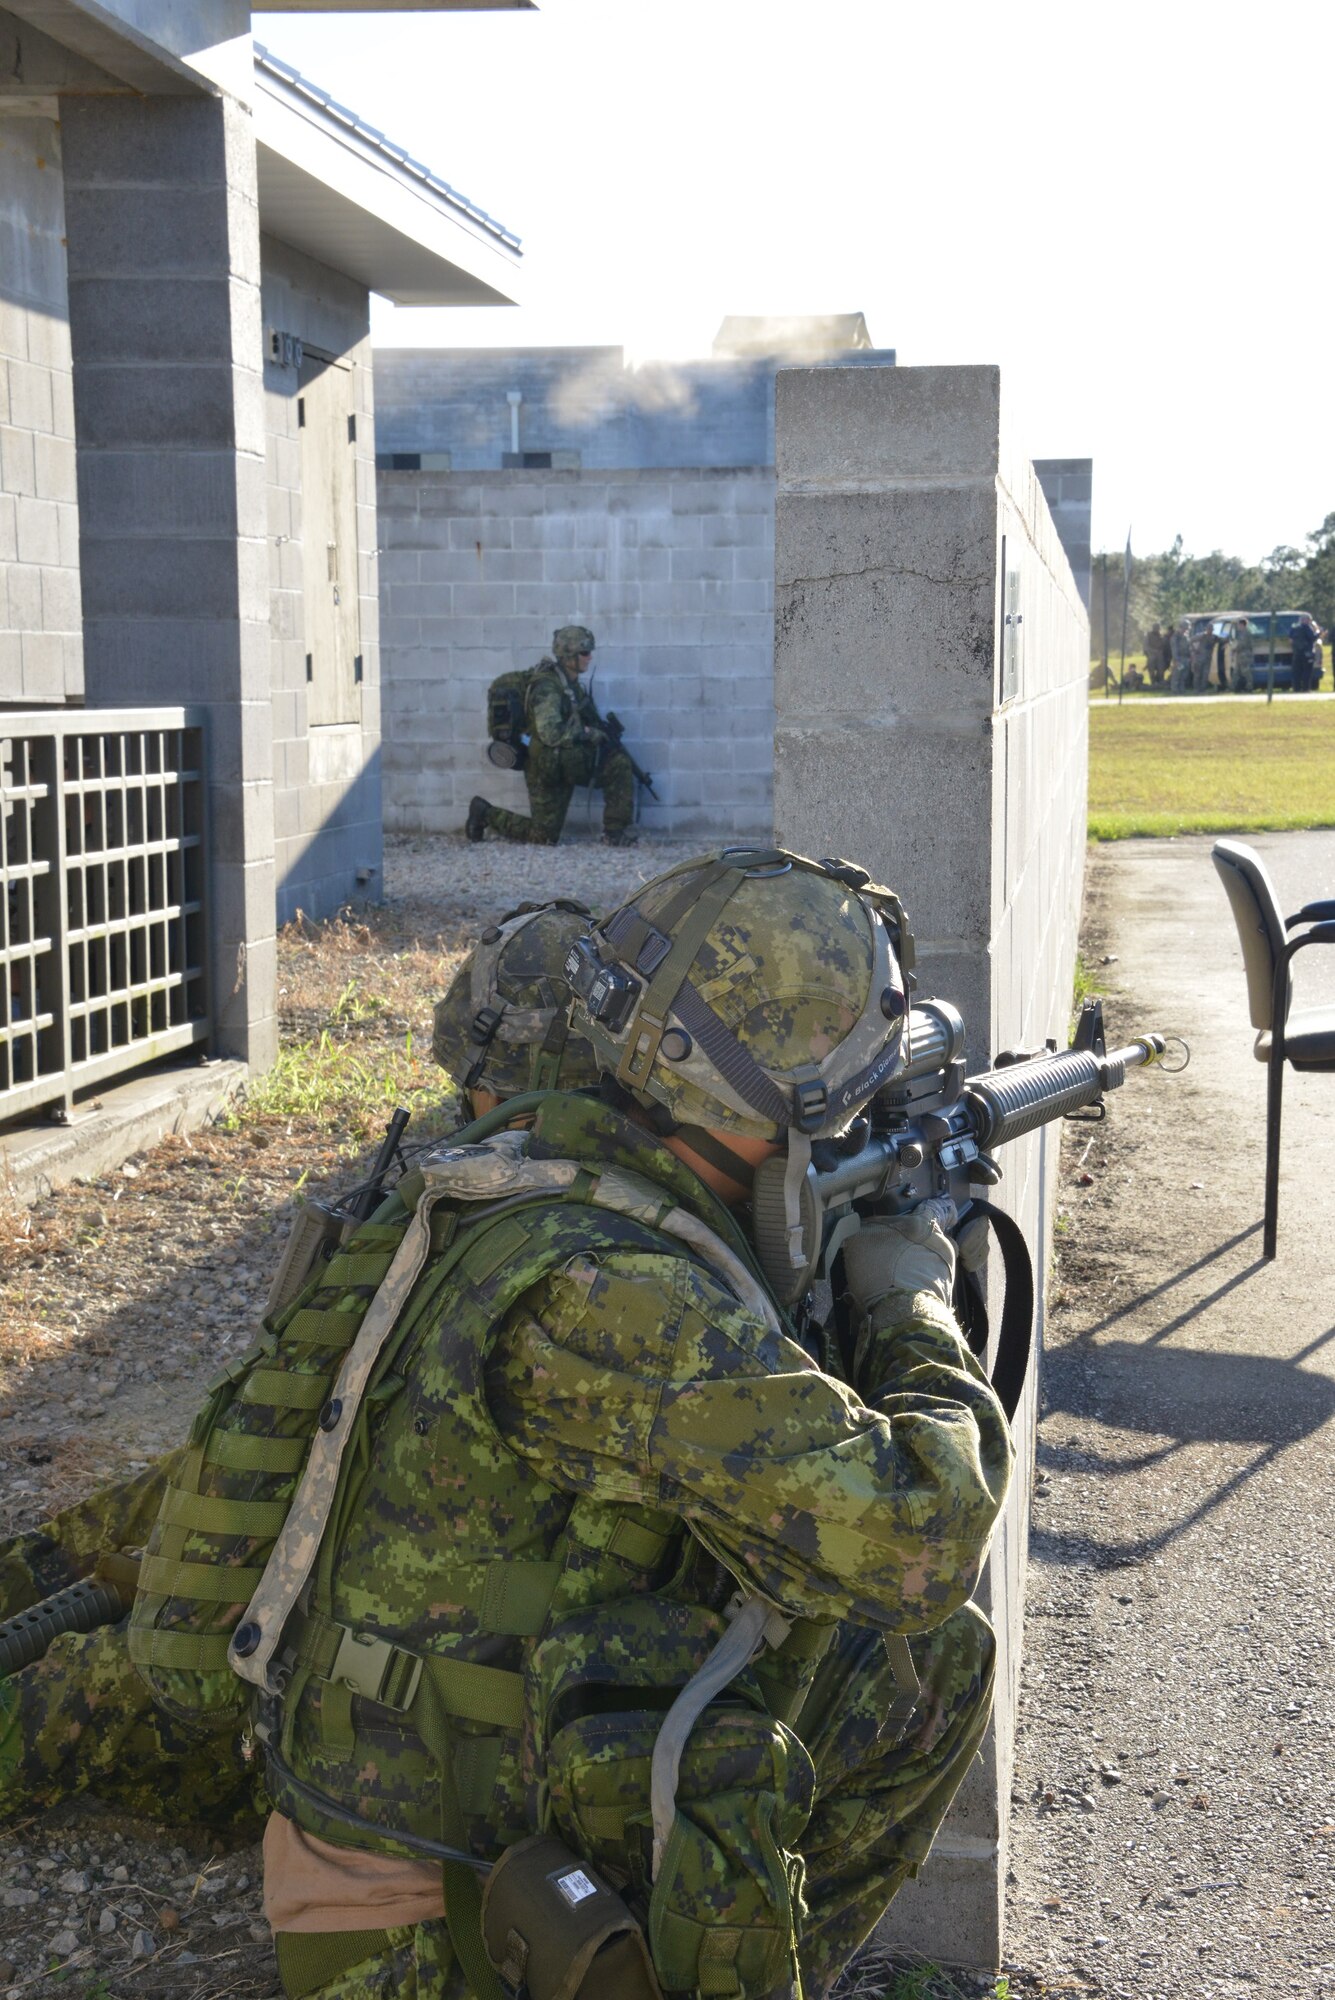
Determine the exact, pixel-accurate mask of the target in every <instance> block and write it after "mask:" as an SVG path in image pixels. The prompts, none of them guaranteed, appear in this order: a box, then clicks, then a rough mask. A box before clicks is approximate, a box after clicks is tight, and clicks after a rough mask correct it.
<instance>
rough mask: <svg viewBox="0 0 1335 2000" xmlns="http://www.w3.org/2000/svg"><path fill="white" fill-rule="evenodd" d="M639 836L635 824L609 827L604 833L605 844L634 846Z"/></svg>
mask: <svg viewBox="0 0 1335 2000" xmlns="http://www.w3.org/2000/svg"><path fill="white" fill-rule="evenodd" d="M639 837H640V836H639V834H638V833H637V832H636V831H635V828H634V827H633V826H618V827H609V828H608V830H607V832H606V833H605V834H604V835H603V846H604V847H634V845H635V843H636V841H637V840H638V839H639Z"/></svg>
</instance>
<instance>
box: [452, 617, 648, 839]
mask: <svg viewBox="0 0 1335 2000" xmlns="http://www.w3.org/2000/svg"><path fill="white" fill-rule="evenodd" d="M585 642H587V643H585ZM553 647H554V651H555V654H556V657H555V659H550V660H544V661H543V662H542V663H541V666H540V667H539V670H538V673H537V675H536V676H535V678H534V680H533V681H532V683H531V685H530V687H529V692H528V699H527V712H528V721H529V728H530V736H529V746H528V761H527V762H526V764H525V765H524V782H525V784H526V785H527V786H528V802H529V810H530V812H531V814H532V817H531V818H525V817H524V815H523V814H522V813H515V812H510V811H509V810H508V808H507V807H505V806H494V805H490V804H486V802H485V801H484V802H482V803H483V804H484V805H485V812H483V813H482V814H481V815H480V817H481V820H482V824H483V826H484V827H489V828H490V829H491V831H492V832H493V833H499V834H500V835H501V836H502V837H503V838H504V839H506V840H520V841H528V842H530V843H532V844H535V845H538V846H545V847H555V846H556V844H557V842H558V841H559V840H560V838H561V829H562V827H563V826H564V825H565V822H566V814H567V812H568V811H569V810H570V800H571V796H572V794H573V793H574V790H575V787H576V785H593V786H594V787H595V788H596V789H597V790H598V791H600V792H601V793H602V795H603V832H604V833H605V834H606V835H607V836H608V838H609V839H615V838H617V837H618V836H620V835H623V834H624V833H625V830H626V828H627V827H628V826H629V825H630V822H631V818H632V816H633V814H634V810H635V780H634V776H633V774H632V772H631V768H630V759H629V757H628V756H627V755H626V753H625V751H624V750H618V749H615V748H613V747H612V745H611V744H610V743H609V742H608V741H607V739H606V737H605V736H604V735H603V720H602V717H601V716H600V715H599V713H598V709H597V707H596V705H595V703H594V699H593V696H592V695H591V694H590V693H589V691H588V689H587V688H585V687H583V686H582V685H581V684H580V681H579V679H578V677H572V675H571V674H570V673H568V672H567V671H566V668H565V666H564V664H563V662H564V661H565V660H567V659H571V658H573V657H575V656H576V655H577V654H578V653H581V652H586V651H587V652H592V650H593V634H592V633H591V632H590V631H588V630H587V628H586V627H584V626H580V625H563V626H562V627H561V628H560V630H559V631H558V632H557V633H556V634H555V638H554V642H553Z"/></svg>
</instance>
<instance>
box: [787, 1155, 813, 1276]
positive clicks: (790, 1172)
mask: <svg viewBox="0 0 1335 2000" xmlns="http://www.w3.org/2000/svg"><path fill="white" fill-rule="evenodd" d="M810 1165H811V1136H810V1134H809V1133H807V1132H800V1131H799V1130H798V1129H797V1127H796V1126H795V1125H790V1126H789V1128H788V1165H787V1169H786V1171H785V1173H784V1176H783V1224H784V1230H785V1232H786V1234H787V1238H788V1261H789V1263H790V1264H791V1265H792V1267H793V1269H794V1270H795V1271H800V1270H801V1269H802V1268H803V1266H804V1265H805V1264H806V1263H807V1261H808V1259H809V1256H810V1252H809V1250H808V1248H807V1244H806V1240H805V1236H804V1234H803V1229H802V1188H803V1185H804V1183H805V1181H806V1177H807V1168H808V1167H809V1166H810Z"/></svg>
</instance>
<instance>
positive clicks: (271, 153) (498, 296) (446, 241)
mask: <svg viewBox="0 0 1335 2000" xmlns="http://www.w3.org/2000/svg"><path fill="white" fill-rule="evenodd" d="M322 11H323V10H322ZM254 111H255V138H256V146H257V161H258V176H259V205H260V227H261V228H262V229H263V230H265V231H266V232H267V233H268V234H270V235H273V236H277V237H280V238H281V239H282V241H283V242H284V243H290V244H291V245H292V246H293V248H294V249H297V250H303V251H305V252H306V254H307V255H308V256H311V257H315V258H318V259H319V261H320V262H321V263H322V264H329V265H331V266H332V267H333V268H334V269H335V270H337V271H346V272H347V274H348V275H349V277H353V278H356V279H357V280H358V281H359V282H360V283H362V284H364V285H365V286H366V287H367V289H368V290H370V291H373V292H379V293H381V294H383V296H384V297H386V298H388V299H392V300H393V301H394V303H395V304H396V305H406V306H492V305H494V306H502V305H515V304H517V303H518V292H519V279H520V250H519V239H518V238H517V237H516V236H514V235H513V234H512V233H511V231H509V230H508V229H505V228H503V227H502V226H501V225H500V224H499V223H497V222H494V221H493V220H492V218H491V217H490V216H488V215H486V214H485V212H484V211H483V210H482V209H480V208H478V207H477V206H476V205H475V204H474V203H472V202H470V201H469V200H468V199H467V197H466V196H463V195H460V194H458V193H456V191H455V190H454V189H453V188H450V187H448V186H447V185H446V184H445V182H443V181H441V180H439V179H438V178H437V177H436V176H435V175H434V174H432V173H431V171H430V169H429V168H426V167H424V166H422V165H421V164H420V162H418V161H416V160H413V159H412V158H411V157H410V156H409V155H408V154H407V153H405V152H404V151H403V149H402V148H401V147H398V146H395V145H393V144H392V142H391V141H389V140H387V139H386V138H385V137H384V135H383V134H382V133H380V132H377V131H375V130H374V128H373V127H371V126H368V125H365V124H363V122H362V121H361V120H360V119H359V118H358V117H357V116H356V114H355V113H353V112H350V111H346V110H344V109H343V107H342V106H341V105H337V104H335V103H334V102H333V100H332V99H331V98H330V97H329V96H328V95H327V93H325V92H324V91H321V90H319V89H318V88H316V87H315V86H314V85H312V84H310V83H308V82H307V81H306V79H305V78H304V77H302V76H300V75H299V74H298V72H297V71H296V70H293V69H291V68H290V67H289V66H288V65H287V64H286V63H283V62H281V61H279V60H278V59H277V58H276V57H274V56H271V55H270V54H269V52H268V51H267V50H265V49H261V48H260V47H259V46H258V45H257V46H256V50H255V99H254Z"/></svg>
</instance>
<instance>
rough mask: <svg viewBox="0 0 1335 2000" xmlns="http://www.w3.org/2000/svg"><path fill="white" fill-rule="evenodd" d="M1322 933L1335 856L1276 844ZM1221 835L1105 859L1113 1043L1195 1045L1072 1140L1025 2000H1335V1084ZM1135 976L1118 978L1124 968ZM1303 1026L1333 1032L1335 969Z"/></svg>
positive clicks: (1094, 874)
mask: <svg viewBox="0 0 1335 2000" xmlns="http://www.w3.org/2000/svg"><path fill="white" fill-rule="evenodd" d="M1252 844H1253V845H1255V846H1256V847H1257V848H1258V849H1259V850H1260V852H1261V853H1262V854H1263V856H1264V858H1265V860H1266V862H1267V865H1268V866H1269V867H1270V869H1271V872H1272V875H1273V876H1274V878H1275V881H1276V885H1277V888H1278V892H1279V897H1280V901H1281V904H1282V906H1283V907H1284V909H1285V910H1293V909H1295V908H1297V907H1298V906H1299V905H1300V904H1301V903H1303V902H1307V901H1310V900H1313V899H1314V898H1316V897H1317V896H1320V895H1335V833H1332V832H1322V833H1310V834H1303V833H1290V834H1270V835H1259V836H1257V837H1256V838H1255V840H1254V842H1253V843H1252ZM1210 846H1211V842H1210V841H1209V840H1208V839H1204V838H1194V837H1193V838H1183V839H1178V840H1163V841H1148V840H1146V841H1126V842H1120V843H1116V844H1114V845H1110V846H1105V847H1100V848H1096V849H1094V850H1092V851H1091V856H1090V866H1089V876H1088V888H1087V899H1086V946H1085V949H1086V956H1087V959H1088V960H1089V961H1090V964H1091V970H1092V972H1093V974H1094V977H1095V979H1096V981H1097V982H1098V983H1100V984H1103V985H1104V986H1105V988H1106V991H1107V994H1108V1010H1109V1020H1110V1029H1111V1032H1110V1036H1109V1040H1110V1042H1112V1041H1113V1040H1114V1039H1116V1040H1124V1039H1125V1038H1126V1036H1127V1034H1128V1033H1130V1032H1134V1030H1136V1029H1137V1028H1150V1027H1153V1028H1163V1029H1165V1030H1170V1031H1172V1032H1175V1033H1178V1034H1180V1035H1182V1036H1184V1037H1185V1038H1186V1040H1187V1041H1188V1042H1189V1043H1190V1046H1191V1065H1190V1068H1189V1069H1187V1070H1186V1072H1185V1073H1184V1074H1182V1075H1180V1076H1177V1077H1168V1076H1155V1075H1150V1076H1143V1077H1133V1078H1132V1079H1131V1080H1130V1081H1129V1082H1128V1084H1127V1086H1126V1088H1125V1089H1124V1090H1123V1091H1122V1092H1121V1093H1119V1095H1118V1096H1117V1098H1116V1099H1115V1100H1114V1101H1113V1104H1112V1108H1111V1112H1110V1116H1109V1119H1108V1121H1107V1122H1106V1123H1105V1124H1103V1125H1101V1126H1097V1127H1093V1128H1080V1127H1075V1126H1072V1127H1068V1130H1067V1134H1066V1145H1065V1151H1064V1165H1063V1172H1062V1188H1061V1198H1060V1211H1059V1212H1060V1220H1059V1222H1058V1237H1057V1245H1058V1249H1057V1275H1056V1279H1055V1283H1054V1292H1053V1296H1054V1301H1055V1308H1056V1309H1055V1310H1054V1312H1053V1314H1052V1315H1051V1319H1050V1324H1049V1333H1048V1350H1047V1353H1046V1355H1045V1357H1044V1364H1043V1365H1044V1409H1043V1416H1042V1420H1041V1425H1040V1432H1039V1443H1038V1485H1037V1497H1036V1502H1035V1533H1034V1540H1033V1546H1032V1556H1031V1570H1030V1585H1029V1600H1028V1613H1029V1615H1028V1624H1027V1636H1026V1659H1025V1669H1024V1708H1023V1715H1022V1734H1021V1737H1020V1742H1019V1748H1018V1756H1017V1770H1016V1776H1015V1786H1014V1799H1015V1805H1014V1819H1013V1847H1012V1867H1011V1886H1010V1929H1009V1955H1010V1958H1011V1961H1012V1963H1013V1965H1014V1967H1015V1986H1016V1990H1017V1991H1020V1992H1025V1993H1030V1992H1049V1993H1051V1992H1071V1993H1085V1994H1094V1995H1108V1996H1117V2000H1121V1996H1126V2000H1195V1997H1196V1996H1201V2000H1214V1996H1218V1997H1219V2000H1225V1996H1227V2000H1233V1996H1242V1995H1247V1996H1266V2000H1271V1996H1275V2000H1280V1996H1302V2000H1332V1996H1335V1918H1333V1917H1332V1900H1333V1898H1332V1888H1333V1882H1335V1646H1333V1645H1332V1639H1331V1629H1332V1620H1331V1606H1332V1599H1333V1598H1335V1558H1333V1557H1332V1541H1333V1540H1335V1532H1333V1531H1335V1296H1333V1295H1332V1293H1333V1287H1332V1282H1331V1275H1332V1246H1333V1245H1335V1074H1332V1075H1329V1076H1322V1075H1308V1076H1297V1075H1295V1074H1294V1072H1292V1071H1289V1072H1288V1077H1287V1083H1286V1105H1285V1126H1284V1129H1285V1134H1286V1141H1285V1146H1284V1153H1283V1164H1282V1184H1281V1202H1280V1223H1279V1226H1280V1236H1279V1257H1278V1259H1277V1261H1276V1262H1274V1263H1273V1264H1265V1263H1263V1262H1262V1261H1261V1256H1260V1226H1261V1208H1262V1173H1263V1147H1264V1130H1265V1068H1264V1066H1263V1065H1262V1064H1260V1063H1258V1062H1256V1061H1255V1059H1254V1058H1253V1056H1252V1053H1251V1049H1252V1039H1253V1036H1252V1030H1251V1028H1250V1025H1249V1022H1248V1017H1247V1007H1246V996H1245V988H1244V982H1243V974H1242V962H1241V954H1240V951H1239V948H1238V944H1237V939H1236V935H1235V932H1234V928H1233V923H1232V918H1231V915H1230V912H1229V908H1228V905H1227V902H1226V900H1225V896H1224V892H1223V889H1222V886H1221V885H1220V883H1219V881H1218V878H1217V877H1216V875H1215V871H1214V869H1213V867H1212V865H1211V863H1210V858H1209V853H1210ZM1105 959H1107V960H1110V961H1112V962H1110V963H1106V964H1104V963H1101V961H1102V960H1105ZM1295 988H1296V991H1295V1003H1294V1004H1295V1007H1297V1008H1299V1009H1302V1008H1305V1007H1307V1006H1316V1005H1335V949H1331V948H1322V947H1319V946H1318V947H1314V948H1313V949H1312V950H1311V951H1309V952H1308V953H1306V954H1304V955H1303V957H1301V958H1300V959H1299V960H1298V965H1297V970H1296V973H1295Z"/></svg>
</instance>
